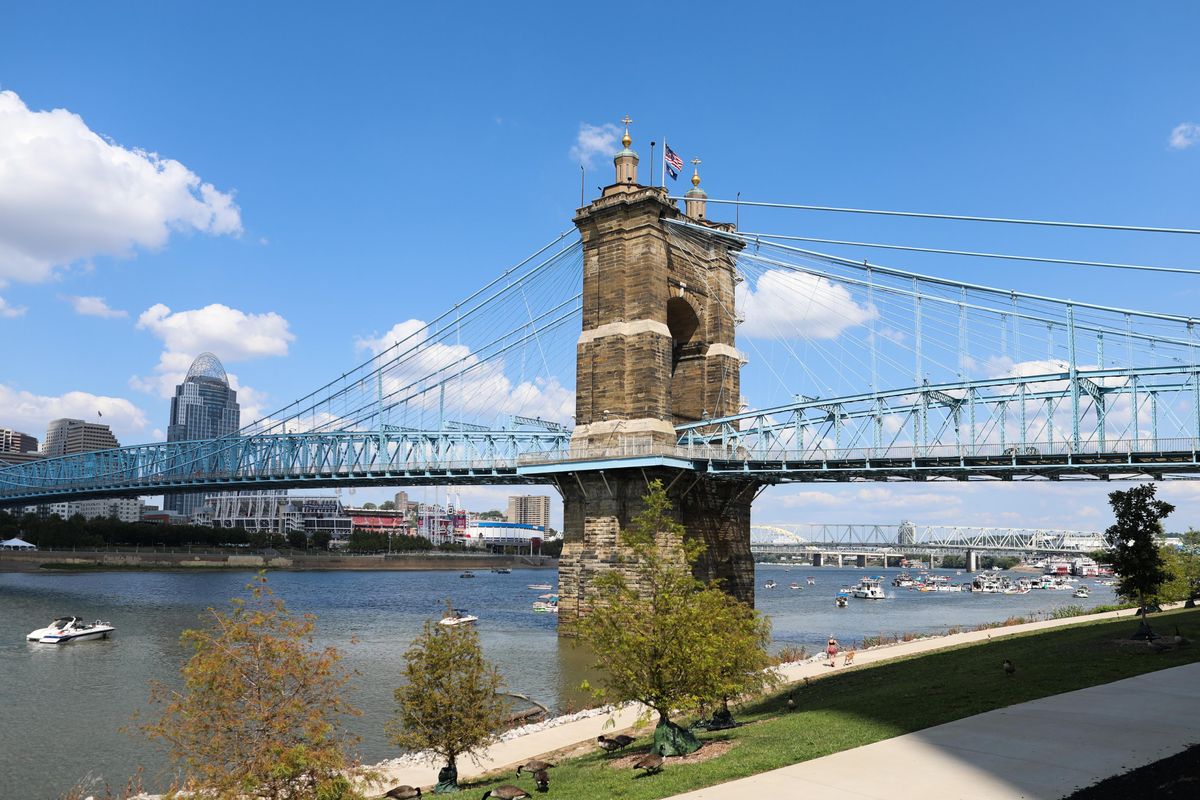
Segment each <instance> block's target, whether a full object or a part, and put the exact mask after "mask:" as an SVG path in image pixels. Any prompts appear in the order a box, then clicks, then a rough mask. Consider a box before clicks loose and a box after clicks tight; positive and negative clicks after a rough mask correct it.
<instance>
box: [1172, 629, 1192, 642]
mask: <svg viewBox="0 0 1200 800" xmlns="http://www.w3.org/2000/svg"><path fill="white" fill-rule="evenodd" d="M1191 643H1192V640H1191V639H1189V638H1187V637H1186V636H1184V635H1182V634H1181V633H1180V632H1179V626H1178V625H1176V626H1175V646H1176V647H1187V646H1188V645H1189V644H1191Z"/></svg>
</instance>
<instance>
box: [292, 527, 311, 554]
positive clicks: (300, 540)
mask: <svg viewBox="0 0 1200 800" xmlns="http://www.w3.org/2000/svg"><path fill="white" fill-rule="evenodd" d="M287 543H288V547H291V548H292V549H293V550H303V549H305V548H306V547H308V535H307V534H305V533H304V531H288V532H287Z"/></svg>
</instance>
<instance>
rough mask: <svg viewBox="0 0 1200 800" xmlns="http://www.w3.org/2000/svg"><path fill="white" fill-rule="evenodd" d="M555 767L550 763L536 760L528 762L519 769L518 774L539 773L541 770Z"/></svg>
mask: <svg viewBox="0 0 1200 800" xmlns="http://www.w3.org/2000/svg"><path fill="white" fill-rule="evenodd" d="M553 766H554V765H553V764H551V763H550V762H549V761H539V760H537V759H536V758H535V759H533V760H532V761H526V762H525V763H524V764H522V765H521V766H519V767H517V774H518V775H520V774H521V772H522V770H523V771H525V772H537V771H539V770H546V769H550V768H551V767H553Z"/></svg>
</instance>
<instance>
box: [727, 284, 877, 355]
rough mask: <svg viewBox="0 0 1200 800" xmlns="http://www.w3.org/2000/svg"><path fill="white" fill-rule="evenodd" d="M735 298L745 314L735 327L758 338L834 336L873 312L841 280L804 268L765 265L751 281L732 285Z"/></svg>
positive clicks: (832, 337)
mask: <svg viewBox="0 0 1200 800" xmlns="http://www.w3.org/2000/svg"><path fill="white" fill-rule="evenodd" d="M736 302H737V307H738V308H740V309H741V310H742V313H743V314H744V315H745V317H746V321H745V322H744V323H743V324H742V326H741V327H740V328H739V329H738V332H739V333H742V334H744V335H746V336H752V337H757V338H761V339H789V338H793V337H801V338H806V339H836V338H837V337H838V336H840V335H841V333H842V331H844V330H846V329H847V328H851V327H853V326H855V325H861V324H862V323H864V322H867V321H869V320H871V319H875V318H877V317H878V316H879V311H878V310H877V309H876V308H874V307H873V306H865V305H859V304H858V303H856V302H855V301H854V298H853V297H852V296H851V295H850V292H849V291H847V290H846V288H845V287H844V286H840V285H838V284H836V283H833V282H832V281H830V280H828V279H826V278H823V277H820V276H818V275H809V274H808V273H805V272H797V273H792V272H784V271H782V270H767V271H766V272H764V273H763V274H762V275H760V276H759V278H758V280H757V281H756V282H755V285H754V286H753V287H752V286H751V285H750V282H749V281H747V282H745V283H742V284H740V285H739V286H738V288H737V298H736Z"/></svg>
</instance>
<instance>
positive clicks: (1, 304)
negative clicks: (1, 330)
mask: <svg viewBox="0 0 1200 800" xmlns="http://www.w3.org/2000/svg"><path fill="white" fill-rule="evenodd" d="M28 310H29V309H27V308H26V307H25V306H10V305H9V304H8V301H7V300H5V299H4V298H3V297H0V319H12V318H13V317H19V316H21V315H22V314H24V313H25V312H26V311H28Z"/></svg>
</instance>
